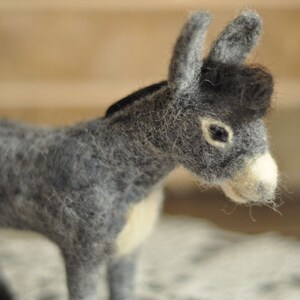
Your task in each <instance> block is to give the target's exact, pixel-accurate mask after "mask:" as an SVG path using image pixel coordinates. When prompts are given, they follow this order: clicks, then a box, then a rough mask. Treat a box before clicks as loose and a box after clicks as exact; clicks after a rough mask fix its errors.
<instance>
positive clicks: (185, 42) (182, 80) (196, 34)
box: [169, 12, 210, 91]
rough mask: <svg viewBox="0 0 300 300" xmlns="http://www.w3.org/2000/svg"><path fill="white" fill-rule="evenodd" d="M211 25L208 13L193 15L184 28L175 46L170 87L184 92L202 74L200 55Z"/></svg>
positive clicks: (170, 73)
mask: <svg viewBox="0 0 300 300" xmlns="http://www.w3.org/2000/svg"><path fill="white" fill-rule="evenodd" d="M209 23H210V16H209V14H208V13H206V12H196V13H193V14H192V15H191V16H190V18H189V19H188V21H187V22H186V23H185V25H184V26H183V28H182V31H181V33H180V35H179V37H178V39H177V42H176V44H175V48H174V52H173V57H172V60H171V64H170V68H169V84H170V87H171V88H173V89H175V90H177V91H183V90H185V89H186V88H188V87H191V85H192V84H193V82H195V80H196V78H197V77H198V76H199V74H200V72H201V66H202V59H201V58H200V53H201V50H202V44H203V42H204V38H205V34H206V32H207V28H208V25H209Z"/></svg>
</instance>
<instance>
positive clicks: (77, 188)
mask: <svg viewBox="0 0 300 300" xmlns="http://www.w3.org/2000/svg"><path fill="white" fill-rule="evenodd" d="M208 23H209V17H208V15H207V14H205V13H198V14H194V15H193V16H192V17H191V18H190V20H189V21H188V22H187V24H186V25H185V27H184V29H183V31H182V33H181V35H180V37H179V39H178V41H177V44H176V47H175V50H174V55H173V58H172V61H171V66H170V74H169V79H168V81H167V82H163V83H161V84H158V85H156V86H155V88H153V86H152V87H149V88H147V89H144V90H142V91H140V92H137V93H135V94H133V96H131V97H130V96H129V98H127V99H125V100H123V101H121V103H119V104H118V105H117V106H113V107H112V108H110V109H109V111H108V113H107V115H106V116H105V117H104V118H99V119H96V120H92V121H88V122H84V123H81V124H78V125H75V126H72V127H66V128H60V129H49V128H38V127H34V126H29V125H25V124H19V123H15V122H11V121H4V120H3V121H1V124H0V161H1V166H2V167H1V172H0V193H1V198H0V199H1V200H0V225H1V226H2V227H11V228H16V229H26V230H33V231H37V232H39V233H41V234H43V235H45V236H47V237H48V238H49V239H51V240H52V241H53V242H54V243H56V244H57V245H58V247H59V248H60V249H61V252H62V254H63V256H64V259H65V262H66V271H67V280H68V288H69V293H70V299H72V300H79V299H85V300H95V299H97V295H96V286H97V281H98V269H99V264H100V263H101V262H103V261H107V262H108V279H109V283H110V295H111V299H112V300H121V299H122V300H130V299H133V294H132V286H133V274H134V257H135V251H136V249H132V251H131V253H126V255H118V251H117V250H118V249H117V240H118V237H119V235H120V233H121V232H122V230H123V229H124V228H125V226H126V224H127V222H128V220H129V219H130V212H131V211H132V210H134V207H136V205H138V204H139V203H142V202H143V201H145V200H143V199H147V197H148V198H149V197H150V196H149V195H151V194H152V193H153V191H155V190H156V189H159V188H160V187H159V186H160V184H161V182H162V181H163V179H164V178H165V177H166V175H167V174H168V173H169V172H171V171H172V170H173V169H174V168H175V167H176V166H177V165H183V166H184V167H186V168H187V169H189V170H190V171H191V172H193V173H194V174H195V175H197V176H199V177H201V178H202V179H204V180H206V181H207V182H209V183H211V184H215V185H219V186H221V187H222V188H223V189H224V191H225V193H226V194H228V195H229V196H231V197H232V198H233V200H236V201H239V202H241V201H244V200H245V201H246V200H247V202H248V203H252V202H253V203H254V202H255V204H266V205H271V204H272V203H273V198H274V190H275V187H276V186H275V185H276V184H275V183H274V182H275V181H274V180H275V179H274V178H275V177H276V174H275V175H274V174H273V173H274V172H275V171H276V170H275V166H274V163H273V161H272V160H271V158H270V157H269V156H267V158H266V159H265V156H264V155H266V154H267V155H268V145H267V137H266V132H265V127H264V125H263V121H262V117H263V115H264V114H265V113H266V110H267V108H268V107H269V102H270V97H271V94H272V78H271V76H270V75H269V74H268V73H267V72H265V71H264V70H263V69H260V68H247V67H243V66H241V65H240V61H242V60H243V59H244V57H245V56H246V54H247V53H248V52H249V51H250V49H251V48H252V47H253V46H254V45H255V43H256V40H257V37H258V34H259V29H260V18H259V17H258V16H257V15H256V14H255V13H253V12H246V13H244V14H242V15H241V16H240V17H238V18H237V19H235V20H234V21H233V22H232V24H231V25H230V26H229V27H227V28H226V29H225V30H224V32H223V33H222V34H221V35H220V37H219V39H218V40H217V41H216V43H215V46H214V47H213V49H212V51H211V53H210V55H209V56H208V58H207V59H206V60H205V61H204V62H203V61H202V59H201V58H200V51H201V45H202V43H203V38H204V34H205V32H206V30H207V26H208ZM245 28H246V29H247V30H245ZM245 34H247V37H246V38H245ZM233 38H234V39H235V43H234V45H233V46H232V44H231V43H232V39H233ZM224 45H225V46H224ZM224 47H225V48H224ZM228 51H229V52H230V53H231V54H230V53H228ZM218 59H219V60H220V61H219V62H218ZM201 69H202V71H201ZM211 70H213V71H211ZM236 74H237V75H236ZM235 76H237V78H239V80H238V81H237V79H236V78H235ZM229 87H230V88H229ZM252 98H254V99H252ZM261 161H262V164H264V165H266V164H267V165H269V166H270V169H272V170H275V171H274V172H273V173H272V174H271V175H270V176H271V179H272V180H269V179H268V178H265V177H264V176H263V175H262V174H261V171H260V169H261V168H260V166H261ZM258 162H259V163H260V165H259V164H258ZM265 162H266V163H265ZM253 166H254V167H253ZM256 175H257V176H256ZM241 178H244V179H246V181H247V182H246V184H245V182H244V181H243V179H241ZM233 187H234V188H235V189H234V190H232V189H233ZM237 195H238V196H237ZM249 195H250V196H249ZM249 197H251V199H250V198H249ZM241 199H242V200H241ZM240 200H241V201H240ZM157 201H161V199H158V200H157ZM251 201H252V202H251ZM158 207H159V205H158V206H156V207H155V209H158ZM141 209H143V208H139V210H141ZM149 213H150V212H148V211H146V209H144V214H145V216H146V215H147V214H149ZM150 221H151V222H152V220H150ZM135 226H136V227H139V226H140V223H138V224H136V225H135ZM146 228H147V226H146ZM137 230H138V228H137ZM147 230H149V228H147ZM133 231H134V230H133ZM133 231H132V230H131V231H129V234H128V236H126V237H128V238H129V239H130V238H131V236H130V235H132V234H133V233H132V232H133ZM145 231H146V229H145Z"/></svg>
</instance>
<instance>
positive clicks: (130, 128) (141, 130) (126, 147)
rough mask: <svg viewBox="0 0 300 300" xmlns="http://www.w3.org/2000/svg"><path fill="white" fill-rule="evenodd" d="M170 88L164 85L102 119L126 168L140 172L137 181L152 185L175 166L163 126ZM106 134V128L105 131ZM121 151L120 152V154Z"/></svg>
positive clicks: (111, 144) (108, 138) (116, 152)
mask: <svg viewBox="0 0 300 300" xmlns="http://www.w3.org/2000/svg"><path fill="white" fill-rule="evenodd" d="M168 99H169V89H168V87H167V86H163V87H162V88H160V89H159V90H158V91H155V92H154V93H151V94H150V95H146V96H144V97H142V99H139V100H138V101H134V103H131V104H130V105H126V107H124V108H123V109H121V110H119V111H117V112H115V113H113V114H112V115H110V116H108V117H106V118H104V119H102V121H103V122H104V125H105V128H106V130H104V131H105V132H106V134H105V135H106V141H108V140H109V148H110V149H111V151H113V152H114V153H115V154H116V160H117V161H118V163H119V164H121V165H122V167H123V168H124V169H127V170H128V169H131V170H135V171H132V172H136V174H139V178H138V183H137V184H139V185H141V186H144V187H150V186H153V185H154V184H156V183H157V182H159V181H161V180H162V179H163V178H164V177H165V176H166V175H167V174H168V173H169V172H170V171H172V170H173V169H174V168H175V163H174V161H173V159H172V157H171V155H170V154H169V152H168V151H166V150H167V149H168V147H167V136H166V133H165V130H164V125H165V123H164V122H165V115H166V113H167V107H168ZM102 134H103V132H102ZM101 140H102V139H101ZM118 153H119V155H118Z"/></svg>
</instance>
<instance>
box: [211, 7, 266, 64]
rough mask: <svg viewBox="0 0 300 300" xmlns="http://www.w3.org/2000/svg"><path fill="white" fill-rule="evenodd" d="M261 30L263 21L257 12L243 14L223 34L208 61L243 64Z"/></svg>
mask: <svg viewBox="0 0 300 300" xmlns="http://www.w3.org/2000/svg"><path fill="white" fill-rule="evenodd" d="M261 28H262V20H261V18H260V16H259V15H258V14H257V13H256V12H255V11H252V10H248V11H245V12H243V13H242V14H240V15H239V16H238V17H237V18H235V19H234V20H233V21H232V22H231V23H229V25H228V26H227V27H226V28H225V29H224V30H223V32H221V34H220V35H219V37H218V38H217V40H216V41H215V42H214V44H213V46H212V48H211V51H210V53H209V55H208V59H211V60H214V61H218V62H222V63H230V64H239V63H242V62H243V61H244V59H245V58H246V56H247V55H248V54H249V52H250V51H251V49H252V48H253V47H254V46H255V45H256V43H257V40H258V38H259V36H260V32H261Z"/></svg>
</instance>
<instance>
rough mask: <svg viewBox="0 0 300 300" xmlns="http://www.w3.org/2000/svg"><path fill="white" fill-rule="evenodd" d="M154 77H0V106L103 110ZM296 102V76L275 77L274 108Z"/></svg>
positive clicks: (299, 99)
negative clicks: (54, 79)
mask: <svg viewBox="0 0 300 300" xmlns="http://www.w3.org/2000/svg"><path fill="white" fill-rule="evenodd" d="M163 79H165V77H162V78H157V80H156V81H149V80H148V81H146V80H143V81H142V80H136V81H134V80H132V81H126V80H122V81H119V82H116V81H99V82H95V81H94V82H92V81H90V82H88V81H86V82H84V81H68V82H65V81H62V82H46V81H36V82H35V81H33V82H26V81H25V82H22V81H21V82H4V81H2V82H1V81H0V108H20V109H21V108H24V109H28V108H36V109H38V108H58V107H61V108H70V109H72V108H88V107H99V109H101V110H105V109H106V108H107V107H108V106H109V105H111V104H112V103H114V102H115V101H117V100H119V99H121V98H123V97H124V96H126V95H128V94H130V93H132V92H133V91H135V90H137V89H139V88H142V87H144V86H147V85H150V84H152V83H154V82H158V81H160V80H163ZM299 104H300V78H299V80H279V79H278V80H277V82H276V85H275V93H274V104H273V106H274V107H275V108H276V109H281V108H291V109H292V108H294V107H297V106H299Z"/></svg>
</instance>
